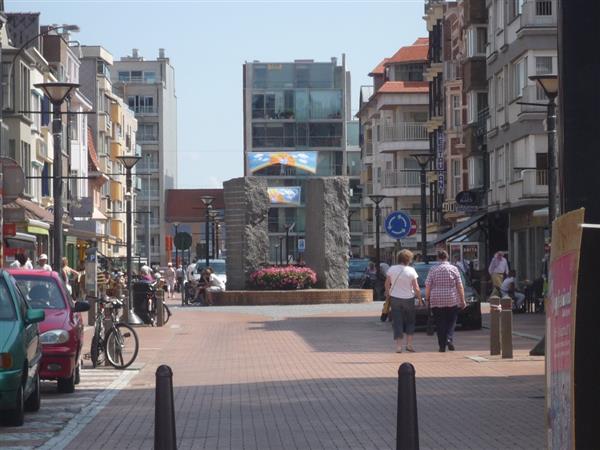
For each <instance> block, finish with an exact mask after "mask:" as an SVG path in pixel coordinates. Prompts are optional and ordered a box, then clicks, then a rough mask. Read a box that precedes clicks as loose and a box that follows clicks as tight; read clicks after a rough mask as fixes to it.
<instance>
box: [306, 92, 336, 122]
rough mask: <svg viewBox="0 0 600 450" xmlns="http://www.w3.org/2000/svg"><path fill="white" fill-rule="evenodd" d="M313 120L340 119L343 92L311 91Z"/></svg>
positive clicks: (311, 114) (311, 115)
mask: <svg viewBox="0 0 600 450" xmlns="http://www.w3.org/2000/svg"><path fill="white" fill-rule="evenodd" d="M310 117H311V119H340V118H341V117H342V91H339V90H317V91H315V90H313V91H310Z"/></svg>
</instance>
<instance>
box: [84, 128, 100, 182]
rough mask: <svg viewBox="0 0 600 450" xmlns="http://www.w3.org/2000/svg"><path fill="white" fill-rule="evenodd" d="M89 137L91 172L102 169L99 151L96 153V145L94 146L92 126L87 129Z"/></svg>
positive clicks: (89, 165)
mask: <svg viewBox="0 0 600 450" xmlns="http://www.w3.org/2000/svg"><path fill="white" fill-rule="evenodd" d="M87 133H88V135H87V138H88V169H89V170H90V171H91V172H98V171H100V160H98V153H96V147H95V146H94V136H93V135H92V128H91V127H88V129H87Z"/></svg>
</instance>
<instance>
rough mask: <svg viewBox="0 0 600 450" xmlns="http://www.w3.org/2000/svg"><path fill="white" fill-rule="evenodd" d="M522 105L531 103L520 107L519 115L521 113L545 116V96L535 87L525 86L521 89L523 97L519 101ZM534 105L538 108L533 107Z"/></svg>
mask: <svg viewBox="0 0 600 450" xmlns="http://www.w3.org/2000/svg"><path fill="white" fill-rule="evenodd" d="M521 102H522V103H532V104H530V105H523V104H522V105H520V106H521V114H523V113H538V114H546V103H547V102H548V100H547V99H546V95H545V94H544V92H543V91H541V90H540V89H539V88H538V87H537V86H535V85H532V84H531V85H528V86H525V88H524V89H523V96H522V99H521ZM535 103H537V104H539V105H540V106H535Z"/></svg>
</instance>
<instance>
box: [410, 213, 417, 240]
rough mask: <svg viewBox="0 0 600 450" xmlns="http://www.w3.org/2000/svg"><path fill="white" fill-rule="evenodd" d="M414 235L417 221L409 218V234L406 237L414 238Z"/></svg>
mask: <svg viewBox="0 0 600 450" xmlns="http://www.w3.org/2000/svg"><path fill="white" fill-rule="evenodd" d="M415 234H417V221H416V220H415V219H413V218H412V217H411V218H410V233H408V236H414V235H415Z"/></svg>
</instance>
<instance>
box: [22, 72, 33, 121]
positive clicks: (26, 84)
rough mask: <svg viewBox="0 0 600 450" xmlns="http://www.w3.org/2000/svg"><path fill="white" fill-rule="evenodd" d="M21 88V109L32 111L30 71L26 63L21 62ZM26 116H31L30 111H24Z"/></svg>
mask: <svg viewBox="0 0 600 450" xmlns="http://www.w3.org/2000/svg"><path fill="white" fill-rule="evenodd" d="M20 68H21V89H20V93H19V96H20V100H21V102H20V103H21V105H20V106H21V109H22V110H23V111H31V86H30V72H29V69H28V68H27V66H26V65H25V64H21V66H20ZM24 114H25V116H26V117H31V113H30V112H26V113H24Z"/></svg>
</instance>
